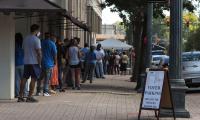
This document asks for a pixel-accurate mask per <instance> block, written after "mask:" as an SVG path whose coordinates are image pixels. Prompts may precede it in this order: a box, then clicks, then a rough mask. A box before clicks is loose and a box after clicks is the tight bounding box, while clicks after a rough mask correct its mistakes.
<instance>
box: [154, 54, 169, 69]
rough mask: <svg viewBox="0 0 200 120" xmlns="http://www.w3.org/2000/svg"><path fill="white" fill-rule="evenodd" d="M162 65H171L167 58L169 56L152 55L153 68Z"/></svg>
mask: <svg viewBox="0 0 200 120" xmlns="http://www.w3.org/2000/svg"><path fill="white" fill-rule="evenodd" d="M160 64H169V56H167V55H152V66H153V67H158V66H159V65H160Z"/></svg>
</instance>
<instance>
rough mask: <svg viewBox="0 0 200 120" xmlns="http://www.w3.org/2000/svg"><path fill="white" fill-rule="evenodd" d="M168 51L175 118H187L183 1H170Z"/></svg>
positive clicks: (169, 113)
mask: <svg viewBox="0 0 200 120" xmlns="http://www.w3.org/2000/svg"><path fill="white" fill-rule="evenodd" d="M170 6H171V10H170V15H171V17H170V50H169V56H170V60H169V64H170V65H169V77H170V83H171V87H172V97H173V103H174V107H175V114H176V117H180V118H189V117H190V114H189V112H188V111H187V110H186V109H185V92H186V86H185V81H184V79H182V65H181V61H182V55H181V54H182V11H183V0H171V1H170ZM162 115H163V116H170V115H172V114H171V111H170V112H169V111H165V112H162Z"/></svg>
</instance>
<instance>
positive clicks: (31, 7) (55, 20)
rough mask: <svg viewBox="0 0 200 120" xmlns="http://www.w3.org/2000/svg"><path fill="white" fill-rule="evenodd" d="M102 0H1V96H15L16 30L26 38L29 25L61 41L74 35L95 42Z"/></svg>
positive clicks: (82, 40)
mask: <svg viewBox="0 0 200 120" xmlns="http://www.w3.org/2000/svg"><path fill="white" fill-rule="evenodd" d="M100 4H101V0H49V1H44V0H26V1H19V0H6V1H0V8H1V9H0V25H1V28H0V41H1V42H2V43H3V44H1V45H0V57H1V59H0V65H1V68H0V82H1V84H0V99H13V98H14V80H15V78H14V75H15V57H14V56H15V55H14V53H15V47H14V45H15V33H18V32H20V33H22V34H23V36H24V37H25V36H26V35H28V34H29V33H30V26H31V25H32V24H39V25H40V26H41V33H42V36H41V39H43V38H44V33H45V32H51V33H54V34H55V35H56V36H58V37H59V38H60V39H61V40H63V39H65V38H67V39H71V38H73V37H79V38H80V39H81V41H80V45H81V46H82V47H83V45H84V43H85V42H88V43H90V44H92V43H95V36H96V34H97V33H100V30H101V29H100V28H101V11H102V10H101V7H100Z"/></svg>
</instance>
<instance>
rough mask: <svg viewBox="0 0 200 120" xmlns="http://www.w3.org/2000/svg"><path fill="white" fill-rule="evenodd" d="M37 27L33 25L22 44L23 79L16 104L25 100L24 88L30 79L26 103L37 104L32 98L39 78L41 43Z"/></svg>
mask: <svg viewBox="0 0 200 120" xmlns="http://www.w3.org/2000/svg"><path fill="white" fill-rule="evenodd" d="M39 28H40V27H39V26H38V25H36V24H33V25H32V26H31V28H30V30H31V34H30V35H28V36H27V37H26V38H25V39H24V42H23V47H24V74H23V79H22V81H21V84H20V93H19V97H18V102H24V101H25V99H24V98H23V96H24V95H23V94H24V88H25V84H26V82H27V80H28V79H29V78H30V77H31V82H30V85H29V86H30V87H29V88H30V90H29V95H28V97H27V99H26V102H38V100H36V99H35V98H33V97H32V95H33V92H34V89H35V82H36V81H37V80H38V79H39V77H40V72H41V68H40V66H41V56H42V52H41V43H40V39H39V38H38V36H39V35H40V32H39Z"/></svg>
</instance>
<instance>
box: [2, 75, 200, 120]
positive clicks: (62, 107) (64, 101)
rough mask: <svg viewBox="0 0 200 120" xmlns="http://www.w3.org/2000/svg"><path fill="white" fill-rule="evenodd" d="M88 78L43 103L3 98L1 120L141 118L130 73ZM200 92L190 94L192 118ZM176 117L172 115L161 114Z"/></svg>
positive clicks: (197, 114) (146, 114)
mask: <svg viewBox="0 0 200 120" xmlns="http://www.w3.org/2000/svg"><path fill="white" fill-rule="evenodd" d="M106 77H107V79H98V80H95V81H94V83H93V84H89V82H88V81H87V82H86V83H85V84H83V85H82V90H80V91H77V90H75V91H74V90H67V91H66V92H65V93H58V94H56V95H53V96H51V97H42V96H40V97H37V98H38V99H39V101H40V102H39V103H17V102H16V100H13V101H0V120H137V114H138V109H139V104H140V99H141V95H140V94H137V93H136V92H135V91H134V90H133V89H134V86H135V83H132V82H129V77H130V76H106ZM199 99H200V94H198V93H197V94H188V95H187V97H186V107H187V110H189V111H190V113H191V117H192V118H190V119H177V120H199V119H200V109H199V108H200V101H199ZM153 116H154V112H151V111H143V112H142V120H155V118H154V117H153ZM161 120H172V118H161Z"/></svg>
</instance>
